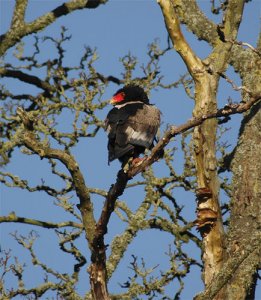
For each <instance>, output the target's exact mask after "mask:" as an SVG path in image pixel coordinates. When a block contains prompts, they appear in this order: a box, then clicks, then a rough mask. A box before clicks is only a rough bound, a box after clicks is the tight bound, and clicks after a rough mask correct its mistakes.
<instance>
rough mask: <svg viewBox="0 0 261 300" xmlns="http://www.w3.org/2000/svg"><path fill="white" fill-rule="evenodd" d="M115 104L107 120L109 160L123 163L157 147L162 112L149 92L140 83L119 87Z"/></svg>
mask: <svg viewBox="0 0 261 300" xmlns="http://www.w3.org/2000/svg"><path fill="white" fill-rule="evenodd" d="M111 103H112V104H113V105H114V106H115V107H114V108H113V109H112V110H111V111H109V113H108V115H107V118H106V120H105V127H106V130H107V132H108V151H109V162H111V161H113V160H114V159H117V158H118V159H119V160H120V161H121V162H123V164H124V163H125V162H126V161H127V160H128V159H129V158H130V157H133V158H136V157H138V156H139V154H141V153H144V151H145V149H146V148H147V149H150V148H151V147H152V146H153V140H154V138H155V135H156V133H157V130H158V128H159V125H160V111H159V110H158V109H157V108H156V107H155V106H154V105H151V104H149V99H148V96H147V94H146V93H145V91H144V90H143V89H142V88H141V87H139V86H137V85H127V86H125V87H123V88H122V89H120V90H118V91H117V92H116V93H115V94H114V96H113V98H112V101H111Z"/></svg>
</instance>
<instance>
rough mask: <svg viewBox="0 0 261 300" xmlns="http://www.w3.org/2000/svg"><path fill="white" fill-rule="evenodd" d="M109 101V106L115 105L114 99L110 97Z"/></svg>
mask: <svg viewBox="0 0 261 300" xmlns="http://www.w3.org/2000/svg"><path fill="white" fill-rule="evenodd" d="M109 101H110V104H112V105H113V104H115V103H117V101H116V100H115V99H114V97H112V98H111V99H110V100H109Z"/></svg>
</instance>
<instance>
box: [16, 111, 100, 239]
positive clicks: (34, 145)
mask: <svg viewBox="0 0 261 300" xmlns="http://www.w3.org/2000/svg"><path fill="white" fill-rule="evenodd" d="M17 114H18V115H19V117H20V119H21V120H22V122H23V124H24V126H25V130H24V132H23V134H21V136H20V139H21V140H22V142H23V144H24V145H25V146H26V147H27V148H28V149H30V150H32V151H33V152H34V153H36V154H38V155H39V156H40V157H41V158H51V159H57V160H59V161H60V162H61V163H63V164H64V165H65V167H66V168H67V169H68V171H69V172H70V174H71V176H72V180H73V184H74V187H75V190H76V193H77V196H78V197H79V200H80V205H79V209H80V210H81V213H82V218H83V224H84V228H85V231H86V238H87V240H88V241H89V242H90V243H91V241H92V239H93V236H94V228H95V224H96V222H95V219H94V216H93V208H92V203H91V200H90V194H89V191H88V188H87V187H86V185H85V180H84V177H83V175H82V173H81V171H80V169H79V166H78V164H77V162H76V161H75V159H74V157H73V156H72V155H71V154H68V153H67V152H65V151H62V150H59V149H53V148H50V147H49V146H48V144H44V143H42V142H40V141H39V139H38V138H37V137H36V135H35V134H34V132H33V131H32V129H33V123H32V121H31V120H30V117H29V115H28V114H27V113H26V112H25V111H23V110H22V109H21V108H18V109H17Z"/></svg>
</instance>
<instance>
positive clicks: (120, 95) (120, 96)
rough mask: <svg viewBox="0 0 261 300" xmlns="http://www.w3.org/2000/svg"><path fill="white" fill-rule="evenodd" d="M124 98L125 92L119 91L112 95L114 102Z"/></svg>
mask: <svg viewBox="0 0 261 300" xmlns="http://www.w3.org/2000/svg"><path fill="white" fill-rule="evenodd" d="M124 99H125V93H123V92H121V93H118V94H116V95H115V96H113V101H114V102H121V101H123V100H124Z"/></svg>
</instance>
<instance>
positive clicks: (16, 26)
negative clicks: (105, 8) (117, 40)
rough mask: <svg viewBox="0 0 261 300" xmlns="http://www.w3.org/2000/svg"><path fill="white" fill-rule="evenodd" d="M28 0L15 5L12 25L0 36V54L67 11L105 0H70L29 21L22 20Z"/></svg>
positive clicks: (98, 3)
mask: <svg viewBox="0 0 261 300" xmlns="http://www.w3.org/2000/svg"><path fill="white" fill-rule="evenodd" d="M27 1H28V0H19V1H17V4H16V6H15V11H14V14H13V20H12V26H11V28H10V29H9V30H8V32H6V33H5V34H2V35H1V36H0V56H2V55H4V54H5V52H6V51H7V50H8V49H9V48H11V47H12V46H14V45H15V44H16V43H18V42H19V41H20V40H21V39H22V38H23V37H25V36H27V35H29V34H32V33H35V32H38V31H40V30H42V29H44V28H46V27H47V26H49V25H51V24H52V23H53V22H55V21H56V20H57V19H58V18H60V17H62V16H66V15H68V14H69V13H71V12H73V11H75V10H78V9H84V8H96V7H98V6H99V5H100V4H104V3H106V1H107V0H89V1H88V0H71V1H68V2H65V3H63V4H62V5H60V6H58V7H56V8H55V9H53V10H52V11H50V12H48V13H46V14H45V15H43V16H41V17H39V18H37V19H36V20H34V21H33V22H31V23H25V22H24V13H25V10H26V7H27Z"/></svg>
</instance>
